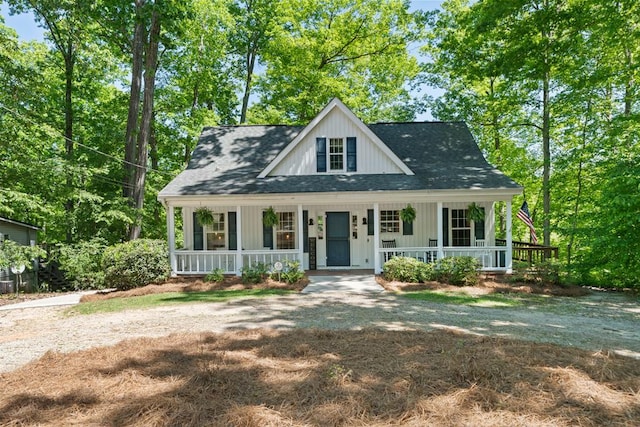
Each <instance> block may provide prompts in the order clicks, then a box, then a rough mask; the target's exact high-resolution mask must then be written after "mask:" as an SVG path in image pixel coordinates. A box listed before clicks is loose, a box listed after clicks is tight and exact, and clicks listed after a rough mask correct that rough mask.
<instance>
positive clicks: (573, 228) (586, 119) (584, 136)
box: [567, 98, 591, 266]
mask: <svg viewBox="0 0 640 427" xmlns="http://www.w3.org/2000/svg"><path fill="white" fill-rule="evenodd" d="M590 116H591V98H589V101H588V102H587V111H586V112H585V115H584V123H583V125H582V149H581V150H580V151H578V156H580V160H579V161H578V176H577V178H576V180H577V187H578V188H577V189H576V203H575V204H574V205H573V222H572V224H571V234H570V235H569V243H568V244H567V265H568V266H570V265H571V256H572V252H573V243H574V241H575V237H576V230H577V229H578V214H579V212H580V202H581V199H580V197H581V196H582V170H583V167H584V160H583V155H584V154H583V153H584V152H585V150H586V148H587V126H588V123H589V117H590Z"/></svg>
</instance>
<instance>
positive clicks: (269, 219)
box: [262, 206, 280, 227]
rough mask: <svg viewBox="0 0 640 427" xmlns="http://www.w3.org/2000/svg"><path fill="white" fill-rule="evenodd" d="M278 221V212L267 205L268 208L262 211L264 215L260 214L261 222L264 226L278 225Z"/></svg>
mask: <svg viewBox="0 0 640 427" xmlns="http://www.w3.org/2000/svg"><path fill="white" fill-rule="evenodd" d="M279 222H280V221H279V220H278V214H277V213H276V211H274V210H273V207H271V206H269V208H268V209H267V210H266V211H264V215H263V216H262V223H263V224H264V225H265V226H266V227H273V226H274V225H278V223H279Z"/></svg>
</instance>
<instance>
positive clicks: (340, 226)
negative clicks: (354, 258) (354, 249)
mask: <svg viewBox="0 0 640 427" xmlns="http://www.w3.org/2000/svg"><path fill="white" fill-rule="evenodd" d="M350 265H351V250H350V248H349V212H327V267H348V266H350Z"/></svg>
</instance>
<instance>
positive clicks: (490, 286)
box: [376, 275, 591, 297]
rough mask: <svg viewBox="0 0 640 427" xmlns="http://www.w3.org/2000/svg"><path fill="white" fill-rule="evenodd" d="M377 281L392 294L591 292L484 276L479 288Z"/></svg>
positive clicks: (559, 293)
mask: <svg viewBox="0 0 640 427" xmlns="http://www.w3.org/2000/svg"><path fill="white" fill-rule="evenodd" d="M376 280H377V281H378V283H379V284H380V286H382V287H383V288H385V289H386V290H387V291H390V292H413V291H423V290H432V291H451V292H466V293H468V294H470V295H476V296H477V295H486V294H494V293H496V294H514V293H520V294H538V295H553V296H567V297H580V296H585V295H589V294H590V293H591V291H590V290H589V289H587V288H584V287H581V286H558V285H550V284H541V283H512V282H509V281H508V280H507V279H506V278H504V277H501V276H492V275H486V276H482V277H481V279H480V283H479V284H478V285H477V286H452V285H448V284H445V283H439V282H427V283H404V282H394V281H387V280H385V279H384V278H383V277H382V276H377V278H376Z"/></svg>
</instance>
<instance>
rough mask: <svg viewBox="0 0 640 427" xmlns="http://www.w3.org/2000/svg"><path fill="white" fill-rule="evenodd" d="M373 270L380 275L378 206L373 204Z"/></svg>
mask: <svg viewBox="0 0 640 427" xmlns="http://www.w3.org/2000/svg"><path fill="white" fill-rule="evenodd" d="M373 259H374V261H373V269H374V272H375V273H376V274H380V273H382V265H380V205H379V204H378V203H374V204H373Z"/></svg>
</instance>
